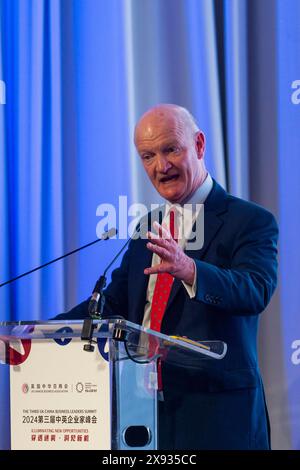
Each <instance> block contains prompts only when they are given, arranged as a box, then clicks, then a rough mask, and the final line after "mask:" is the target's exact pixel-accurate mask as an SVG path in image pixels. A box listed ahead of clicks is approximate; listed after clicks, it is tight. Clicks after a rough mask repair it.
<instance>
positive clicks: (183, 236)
mask: <svg viewBox="0 0 300 470" xmlns="http://www.w3.org/2000/svg"><path fill="white" fill-rule="evenodd" d="M212 187H213V180H212V178H211V176H210V174H209V173H208V174H207V177H206V178H205V180H204V182H203V183H202V185H201V186H199V188H198V189H197V190H196V191H195V192H194V194H193V195H192V197H191V198H190V199H189V201H187V202H186V203H185V204H188V205H192V206H190V207H185V206H180V205H179V204H171V203H170V202H169V201H167V202H166V204H165V211H164V214H165V215H164V218H163V220H162V224H163V225H166V227H168V229H169V227H170V210H171V209H173V210H174V211H175V213H176V216H175V217H176V219H175V220H176V223H175V226H176V229H177V234H178V244H179V245H180V246H181V248H183V249H184V248H185V246H186V243H187V240H188V239H189V235H190V234H191V231H192V226H193V224H194V222H195V220H196V218H197V217H198V215H199V211H200V209H201V204H203V203H204V201H205V200H206V198H207V196H208V195H209V193H210V191H211V190H212ZM196 204H197V206H196ZM191 210H192V211H193V212H192V213H191ZM175 235H176V234H175ZM160 261H161V260H160V257H159V256H158V255H157V254H156V253H153V255H152V264H151V266H154V265H156V264H159V263H160ZM156 279H157V274H151V275H150V276H149V282H148V287H147V294H146V305H145V310H144V319H143V326H144V327H145V328H150V312H151V305H152V299H153V293H154V289H155V283H156ZM196 281H197V272H196V270H195V277H194V282H193V285H192V286H190V285H189V284H186V283H185V282H184V281H182V283H183V285H184V287H185V289H186V290H187V293H188V294H189V296H190V298H193V297H195V295H196Z"/></svg>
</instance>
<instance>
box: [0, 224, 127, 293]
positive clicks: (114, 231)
mask: <svg viewBox="0 0 300 470" xmlns="http://www.w3.org/2000/svg"><path fill="white" fill-rule="evenodd" d="M117 233H118V231H117V229H116V228H111V229H110V230H108V231H107V232H104V233H103V234H102V235H101V237H100V238H97V240H94V241H93V242H90V243H87V244H86V245H83V246H81V247H80V248H76V250H73V251H69V253H66V254H65V255H62V256H59V257H58V258H55V259H53V260H51V261H48V263H44V264H42V265H41V266H37V267H36V268H34V269H31V270H30V271H27V272H26V273H23V274H20V275H19V276H17V277H14V278H12V279H9V280H8V281H5V282H3V283H2V284H0V287H3V286H6V285H7V284H11V283H12V282H15V281H17V280H18V279H21V278H22V277H25V276H28V275H29V274H32V273H34V272H35V271H38V270H40V269H43V268H45V267H46V266H49V265H50V264H53V263H56V262H57V261H59V260H61V259H64V258H66V257H67V256H70V255H73V254H74V253H77V252H78V251H81V250H84V249H85V248H88V247H89V246H92V245H94V244H95V243H98V242H100V241H102V240H109V239H110V238H112V237H114V236H115V235H116V234H117Z"/></svg>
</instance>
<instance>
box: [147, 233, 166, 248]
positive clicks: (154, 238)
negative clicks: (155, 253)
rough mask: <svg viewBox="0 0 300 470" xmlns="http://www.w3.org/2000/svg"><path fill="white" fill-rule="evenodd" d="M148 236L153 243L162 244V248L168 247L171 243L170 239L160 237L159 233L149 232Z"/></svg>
mask: <svg viewBox="0 0 300 470" xmlns="http://www.w3.org/2000/svg"><path fill="white" fill-rule="evenodd" d="M147 237H148V239H149V240H150V241H151V243H152V244H153V245H158V246H161V247H162V248H166V249H167V248H168V246H169V244H170V240H165V239H164V238H160V237H159V236H158V235H155V234H154V233H152V232H148V233H147Z"/></svg>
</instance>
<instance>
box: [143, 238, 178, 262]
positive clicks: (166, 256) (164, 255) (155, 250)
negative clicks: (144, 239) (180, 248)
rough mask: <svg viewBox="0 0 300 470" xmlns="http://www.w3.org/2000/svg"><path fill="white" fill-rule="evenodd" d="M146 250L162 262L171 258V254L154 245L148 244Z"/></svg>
mask: <svg viewBox="0 0 300 470" xmlns="http://www.w3.org/2000/svg"><path fill="white" fill-rule="evenodd" d="M147 248H148V249H149V250H150V251H152V252H153V253H156V254H157V255H158V256H159V257H160V258H162V259H164V260H170V259H171V258H172V256H171V253H170V252H169V251H168V250H167V249H166V248H164V247H162V246H159V245H154V244H153V243H150V242H149V243H147Z"/></svg>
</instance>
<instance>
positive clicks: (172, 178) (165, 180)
mask: <svg viewBox="0 0 300 470" xmlns="http://www.w3.org/2000/svg"><path fill="white" fill-rule="evenodd" d="M178 178H179V175H168V176H163V177H162V178H160V180H159V182H160V183H169V182H170V181H176V180H177V179H178Z"/></svg>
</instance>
